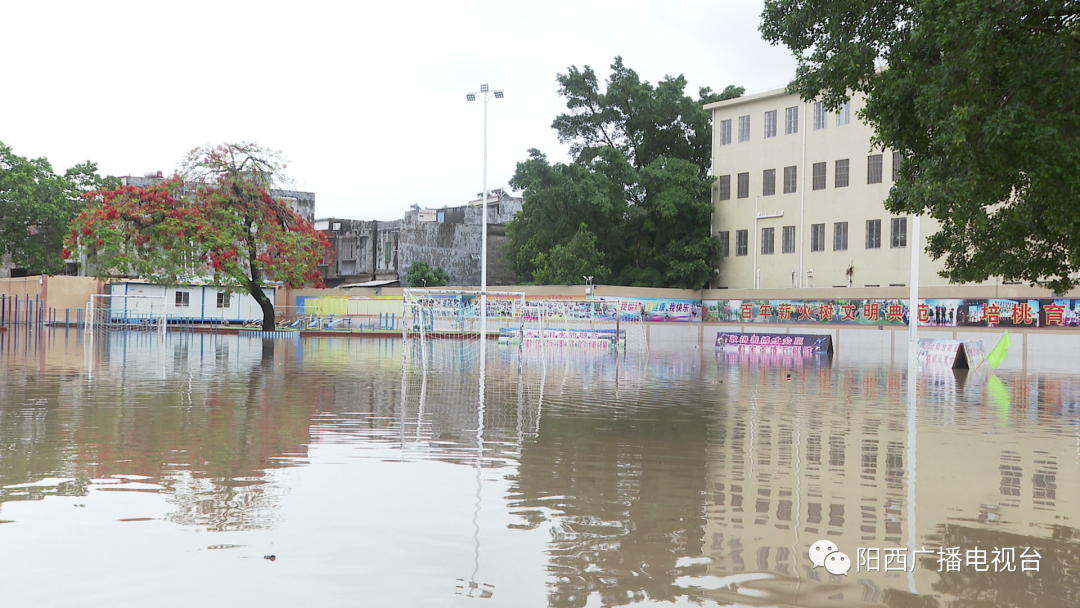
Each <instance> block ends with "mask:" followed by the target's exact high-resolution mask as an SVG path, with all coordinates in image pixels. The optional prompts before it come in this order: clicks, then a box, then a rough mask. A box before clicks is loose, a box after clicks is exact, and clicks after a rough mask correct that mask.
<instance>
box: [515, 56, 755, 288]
mask: <svg viewBox="0 0 1080 608" xmlns="http://www.w3.org/2000/svg"><path fill="white" fill-rule="evenodd" d="M611 69H612V73H611V76H609V77H608V79H607V82H606V83H603V84H606V87H603V90H602V87H601V84H602V83H600V82H599V80H598V79H597V76H596V73H595V72H594V71H593V70H592V69H591V68H589V67H588V66H585V68H584V69H581V70H579V69H578V68H576V67H573V66H571V67H570V68H569V70H568V71H567V73H566V74H559V75H558V77H557V80H558V82H559V85H560V86H559V94H560V95H562V96H563V97H565V98H566V106H567V109H568V110H569V112H568V113H566V114H561V115H559V116H558V117H557V118H556V119H555V121H554V122H553V123H552V128H554V129H555V130H556V131H557V132H558V134H559V141H561V142H562V143H565V144H568V145H569V146H570V152H571V154H573V156H574V162H572V163H570V164H563V163H556V164H554V165H551V164H549V163H548V161H547V158H546V157H545V156H544V155H543V154H542V153H541V152H540V151H539V150H530V151H529V159H528V160H526V161H524V162H521V163H518V167H517V171H516V172H515V174H514V177H513V178H512V179H511V182H510V183H511V185H512V186H513V187H515V188H517V189H519V190H522V191H523V192H524V196H525V201H524V204H523V206H522V210H521V212H519V213H518V214H517V215H516V216H515V218H514V220H513V221H512V222H511V223H510V225H509V226H508V227H507V234H508V236H509V237H510V245H509V254H510V259H511V262H512V264H513V265H514V269H515V271H516V272H517V273H518V276H519V278H521V279H523V280H525V281H545V282H546V281H557V282H566V281H572V282H580V281H581V278H580V276H579V275H581V274H589V275H593V276H596V277H597V279H598V280H606V279H610V280H612V281H614V282H616V283H618V284H623V285H639V286H649V287H683V288H692V289H697V288H700V287H702V286H703V285H705V284H706V283H707V282H708V281H709V280H710V279H712V278H713V276H715V268H716V263H717V261H718V259H719V247H718V242H717V240H716V238H715V237H713V236H712V235H711V221H710V218H711V213H712V203H711V201H710V197H709V192H710V187H711V183H712V177H711V176H709V168H710V166H711V162H712V159H711V155H712V154H711V150H712V146H711V144H712V127H711V122H710V115H709V113H708V112H706V111H705V110H703V109H702V105H703V104H705V103H709V102H711V101H716V100H719V99H728V98H731V97H737V96H739V95H741V94H742V89H741V88H738V87H733V86H732V87H728V88H727V89H726V90H725V91H724V92H723V93H720V94H716V93H714V92H712V91H711V90H710V89H708V88H703V89H701V90H700V91H699V99H697V100H695V99H692V98H691V97H690V96H688V95H686V94H685V93H684V90H685V88H686V84H687V83H686V79H685V78H684V77H683V76H678V77H670V76H669V77H666V78H665V79H663V80H661V81H660V82H659V83H658V84H657V85H656V86H653V85H651V84H650V83H648V82H644V81H642V80H641V79H640V78H639V77H638V75H637V74H636V73H635V72H634V71H633V70H631V69H629V68H627V67H626V66H624V65H623V63H622V59H621V58H619V57H616V58H615V61H614V63H613V64H612V66H611ZM570 266H572V267H573V268H574V270H572V271H571V270H568V267H570ZM586 269H588V270H587V271H586ZM602 277H604V278H602Z"/></svg>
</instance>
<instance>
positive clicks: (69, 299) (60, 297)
mask: <svg viewBox="0 0 1080 608" xmlns="http://www.w3.org/2000/svg"><path fill="white" fill-rule="evenodd" d="M101 290H102V282H101V281H99V280H97V279H95V278H92V277H72V276H52V277H51V276H46V275H39V276H31V277H21V278H15V279H12V278H3V279H0V294H2V295H3V296H4V298H3V300H2V301H3V306H4V307H5V312H4V315H3V317H4V322H5V323H6V324H11V323H14V322H15V319H14V318H13V316H12V315H13V313H14V311H15V306H14V302H13V300H14V299H15V298H19V319H18V322H25V320H26V318H27V317H26V298H27V297H28V296H29V298H30V301H32V302H33V301H35V299H36V302H37V306H38V309H39V310H41V311H42V314H43V315H44V316H45V318H47V319H51V318H52V316H53V315H54V314H55V315H56V318H57V319H58V320H62V319H63V318H64V310H65V309H72V313H71V314H72V315H73V316H76V313H75V312H74V311H75V310H77V309H82V308H85V307H86V303H87V302H88V301H89V300H90V294H94V293H101ZM54 311H55V312H54ZM35 314H37V313H36V312H35Z"/></svg>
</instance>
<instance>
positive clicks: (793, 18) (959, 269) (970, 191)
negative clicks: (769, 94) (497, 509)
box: [761, 0, 1080, 292]
mask: <svg viewBox="0 0 1080 608" xmlns="http://www.w3.org/2000/svg"><path fill="white" fill-rule="evenodd" d="M761 31H762V33H763V35H764V37H765V39H766V40H769V41H770V42H773V43H783V44H784V45H786V46H787V47H788V48H790V49H791V50H792V52H793V53H794V54H795V56H796V57H797V58H798V60H799V67H798V72H797V76H796V79H795V81H794V82H793V83H792V84H791V89H792V90H793V91H795V92H798V93H799V94H800V95H801V96H802V97H803V98H804V99H815V98H820V99H823V100H824V101H826V102H827V105H829V106H830V107H831V108H835V106H837V105H838V104H839V103H841V102H842V101H843V100H844V99H846V98H847V97H848V95H850V93H851V92H852V91H858V92H862V93H865V94H866V97H867V101H866V108H865V110H864V111H863V113H862V118H863V119H864V120H865V121H866V122H867V123H869V124H870V125H871V126H873V128H874V129H875V130H876V132H877V135H876V142H875V143H876V144H878V145H881V146H884V147H887V148H891V149H893V150H897V151H899V152H901V153H903V155H904V162H903V163H902V166H901V170H900V179H899V181H898V182H897V184H896V186H895V187H894V188H893V190H892V193H891V194H890V196H889V199H888V200H887V201H886V207H887V208H888V209H889V210H890V211H892V212H894V213H917V214H921V213H926V214H928V215H930V216H931V217H933V218H934V219H936V220H938V221H939V222H941V229H940V231H939V232H937V233H936V234H933V235H931V236H930V238H929V243H930V244H929V252H930V254H931V255H932V256H933V257H934V258H935V259H937V258H941V257H944V258H945V261H946V262H945V270H944V271H943V272H942V275H943V276H945V277H946V278H948V279H950V280H952V281H955V282H961V283H963V282H972V281H984V280H986V279H988V278H989V277H990V276H995V275H996V276H1000V277H1002V278H1004V279H1006V280H1021V281H1026V282H1029V283H1031V284H1036V283H1038V282H1042V281H1046V282H1048V283H1049V285H1050V287H1052V288H1053V289H1054V290H1055V291H1058V292H1063V291H1065V290H1066V289H1068V288H1070V287H1073V286H1075V285H1077V283H1078V279H1077V275H1076V271H1077V270H1078V269H1080V111H1078V109H1077V107H1078V105H1080V104H1078V102H1077V100H1078V99H1080V93H1078V91H1080V2H1078V1H1077V0H1038V1H1036V0H999V1H996V2H987V1H986V0H954V1H950V2H944V1H942V0H907V1H905V2H877V3H865V2H856V1H854V0H766V2H765V11H764V13H763V15H762V25H761Z"/></svg>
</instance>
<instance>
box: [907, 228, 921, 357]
mask: <svg viewBox="0 0 1080 608" xmlns="http://www.w3.org/2000/svg"><path fill="white" fill-rule="evenodd" d="M919 219H920V218H919V216H918V215H912V216H911V242H910V243H909V246H910V247H911V279H910V284H911V293H910V294H909V295H908V298H909V299H908V342H909V345H908V348H918V346H919V261H920V259H921V258H922V255H921V254H922V247H921V245H922V243H920V242H919Z"/></svg>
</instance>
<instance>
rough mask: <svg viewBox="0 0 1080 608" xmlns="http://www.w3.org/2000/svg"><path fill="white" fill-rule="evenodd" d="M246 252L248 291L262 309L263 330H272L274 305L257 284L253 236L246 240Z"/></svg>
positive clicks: (257, 272) (275, 327)
mask: <svg viewBox="0 0 1080 608" xmlns="http://www.w3.org/2000/svg"><path fill="white" fill-rule="evenodd" d="M248 234H251V222H248ZM247 247H248V252H249V255H250V257H249V258H248V268H249V272H250V273H251V274H250V276H251V279H250V280H249V281H248V292H250V293H251V297H253V298H255V301H256V302H258V303H259V306H260V307H261V308H262V311H263V325H262V330H263V331H274V330H275V329H277V326H276V325H275V324H274V305H273V304H272V303H271V302H270V298H268V297H266V294H265V293H263V289H262V285H260V284H259V270H258V268H256V267H255V250H256V242H255V239H254V238H251V239H249V240H248V244H247Z"/></svg>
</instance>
